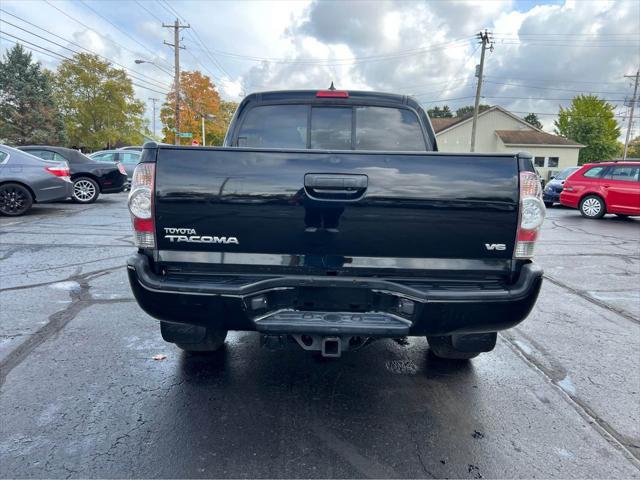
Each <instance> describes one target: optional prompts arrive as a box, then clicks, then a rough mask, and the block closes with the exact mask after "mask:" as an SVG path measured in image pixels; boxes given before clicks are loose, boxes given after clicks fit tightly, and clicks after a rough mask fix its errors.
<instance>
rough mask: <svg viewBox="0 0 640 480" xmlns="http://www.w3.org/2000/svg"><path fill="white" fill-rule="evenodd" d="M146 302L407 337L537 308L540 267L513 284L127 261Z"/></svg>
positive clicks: (167, 314)
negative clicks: (164, 271) (219, 270)
mask: <svg viewBox="0 0 640 480" xmlns="http://www.w3.org/2000/svg"><path fill="white" fill-rule="evenodd" d="M127 269H128V275H129V282H130V284H131V288H132V290H133V293H134V296H135V298H136V300H137V302H138V304H139V305H140V307H142V309H143V310H144V311H145V312H147V313H148V314H149V315H151V316H153V317H155V318H157V319H159V320H163V321H168V322H174V323H185V324H192V325H200V326H213V327H218V328H225V329H229V330H257V331H261V332H265V333H314V334H322V335H360V336H403V335H448V334H453V333H482V332H495V331H498V330H504V329H507V328H511V327H513V326H515V325H517V324H518V323H520V322H521V321H522V320H524V319H525V318H526V317H527V315H528V314H529V312H530V311H531V309H532V307H533V305H534V303H535V301H536V299H537V297H538V293H539V291H540V286H541V284H542V269H541V268H540V267H539V266H537V265H535V264H526V265H524V266H523V267H522V269H521V272H520V276H519V278H518V279H517V281H516V282H515V283H514V284H512V285H508V286H507V285H501V284H499V283H497V282H496V283H487V282H475V283H474V282H471V281H451V280H446V281H444V280H426V279H425V280H422V279H420V280H416V279H412V281H410V282H409V281H397V280H389V279H384V278H376V277H336V276H326V277H325V276H304V275H271V276H247V275H230V274H225V275H160V274H157V273H155V272H154V271H153V269H152V268H151V266H150V263H149V259H148V257H147V256H145V255H143V254H136V255H135V256H133V257H131V258H129V260H128V262H127Z"/></svg>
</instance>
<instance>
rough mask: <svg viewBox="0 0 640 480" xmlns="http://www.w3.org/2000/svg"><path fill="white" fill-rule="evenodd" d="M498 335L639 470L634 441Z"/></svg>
mask: <svg viewBox="0 0 640 480" xmlns="http://www.w3.org/2000/svg"><path fill="white" fill-rule="evenodd" d="M499 335H500V337H501V338H502V339H503V340H504V341H505V343H506V344H507V346H508V347H509V348H510V349H511V350H512V351H513V352H514V353H515V354H516V355H518V356H519V357H520V358H521V359H522V360H523V361H524V362H525V363H526V364H527V365H529V367H530V368H532V369H533V370H535V371H537V372H538V373H540V374H541V375H542V376H543V377H544V378H545V379H546V380H547V382H549V383H550V384H551V385H553V387H554V388H555V389H556V391H558V392H560V394H561V396H562V397H563V398H564V399H565V400H566V401H567V403H568V404H569V405H571V406H572V407H573V409H574V410H575V411H576V412H577V413H578V414H579V415H580V416H581V417H582V418H584V419H585V420H586V421H587V422H588V423H589V425H591V426H592V427H593V428H594V430H595V431H597V432H598V433H599V434H600V435H601V436H602V437H603V438H604V439H605V440H606V441H607V442H608V443H609V444H611V445H612V446H613V447H614V448H616V449H617V450H619V451H621V452H622V454H623V455H624V456H625V457H626V458H627V460H629V462H630V463H631V464H632V465H633V466H634V467H636V468H637V469H638V470H640V448H638V446H637V445H635V444H634V440H632V439H631V438H629V437H627V436H626V435H623V434H621V433H619V432H618V431H617V430H616V429H615V428H613V427H612V426H611V425H610V424H609V423H608V422H607V421H606V420H604V419H603V418H601V417H600V416H599V415H598V414H597V413H595V412H594V411H593V409H592V408H591V407H589V406H588V405H587V404H586V402H584V401H583V400H581V399H580V398H579V397H577V396H574V395H571V394H569V393H568V392H567V391H566V390H564V389H563V388H562V387H561V386H560V385H558V382H557V381H556V380H554V378H555V377H556V375H555V374H556V373H557V372H553V371H551V370H550V369H549V368H548V367H546V366H545V365H543V364H542V363H540V362H539V361H537V360H536V359H535V358H534V357H533V355H531V354H529V353H527V352H526V351H524V350H523V349H522V348H521V347H520V346H519V345H518V344H517V343H516V342H514V341H512V340H511V339H510V338H509V337H507V336H506V335H505V334H503V333H502V332H500V333H499Z"/></svg>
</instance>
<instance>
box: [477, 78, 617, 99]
mask: <svg viewBox="0 0 640 480" xmlns="http://www.w3.org/2000/svg"><path fill="white" fill-rule="evenodd" d="M485 82H487V83H492V84H494V85H508V86H512V87H523V88H534V89H537V90H556V91H558V92H575V93H600V94H609V95H622V92H603V91H593V90H573V89H568V88H555V87H539V86H536V85H527V84H523V83H506V82H494V81H492V80H485Z"/></svg>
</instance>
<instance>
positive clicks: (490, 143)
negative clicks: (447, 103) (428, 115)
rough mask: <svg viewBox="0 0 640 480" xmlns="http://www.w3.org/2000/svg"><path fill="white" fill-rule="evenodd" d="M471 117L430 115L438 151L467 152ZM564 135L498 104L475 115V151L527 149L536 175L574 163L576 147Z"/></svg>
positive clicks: (577, 148)
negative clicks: (538, 125)
mask: <svg viewBox="0 0 640 480" xmlns="http://www.w3.org/2000/svg"><path fill="white" fill-rule="evenodd" d="M472 122H473V117H472V116H471V115H469V116H466V117H454V118H433V119H431V123H432V124H433V128H434V130H435V132H436V137H437V139H438V149H439V150H440V151H442V152H469V151H470V149H471V147H470V146H471V124H472ZM582 147H584V145H581V144H579V143H577V142H574V141H573V140H570V139H568V138H564V137H560V136H558V135H553V134H551V133H547V132H543V131H542V130H540V129H538V128H536V127H534V126H533V125H530V124H528V123H527V122H525V121H524V120H523V119H522V118H520V117H518V116H517V115H514V114H512V113H511V112H509V111H507V110H505V109H504V108H502V107H499V106H494V107H491V108H489V109H487V110H485V111H483V112H480V114H479V115H478V125H477V133H476V152H481V153H482V152H485V153H491V152H522V151H526V152H529V153H530V154H531V155H532V156H533V157H534V164H535V167H536V169H537V170H538V172H539V173H540V175H542V176H543V177H544V178H545V179H548V178H549V177H550V176H551V175H553V174H554V173H557V172H559V171H560V170H563V169H564V168H567V167H571V166H575V165H577V164H578V154H579V152H580V148H582Z"/></svg>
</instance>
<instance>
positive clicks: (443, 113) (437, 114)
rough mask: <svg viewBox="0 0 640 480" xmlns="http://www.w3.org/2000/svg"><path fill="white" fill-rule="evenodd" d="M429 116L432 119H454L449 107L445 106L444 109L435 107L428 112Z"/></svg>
mask: <svg viewBox="0 0 640 480" xmlns="http://www.w3.org/2000/svg"><path fill="white" fill-rule="evenodd" d="M427 114H428V115H429V117H430V118H451V117H453V113H451V109H450V108H449V106H448V105H444V106H443V107H442V108H440V107H433V108H430V109H429V110H428V111H427Z"/></svg>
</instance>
